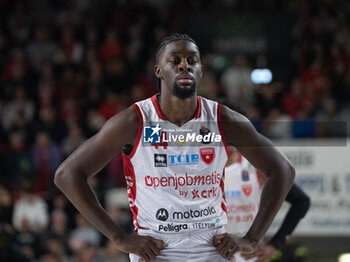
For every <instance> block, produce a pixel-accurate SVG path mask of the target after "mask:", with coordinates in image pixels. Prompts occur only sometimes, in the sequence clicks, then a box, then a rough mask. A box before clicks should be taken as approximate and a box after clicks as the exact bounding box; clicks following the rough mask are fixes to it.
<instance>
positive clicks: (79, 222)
mask: <svg viewBox="0 0 350 262" xmlns="http://www.w3.org/2000/svg"><path fill="white" fill-rule="evenodd" d="M75 221H76V226H77V227H76V228H75V229H74V230H73V231H72V233H71V236H70V238H69V240H68V244H69V248H70V249H71V250H72V252H73V256H74V257H76V258H77V259H78V261H79V258H82V257H83V256H87V257H89V258H90V259H91V257H93V256H94V255H95V253H96V247H97V246H99V244H100V239H101V235H100V233H99V232H98V231H97V230H96V229H95V228H94V227H93V226H92V225H91V224H90V223H89V222H88V221H87V220H86V219H85V218H84V217H83V216H82V215H81V214H79V213H77V214H76V215H75ZM82 261H91V260H82Z"/></svg>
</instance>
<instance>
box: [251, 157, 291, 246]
mask: <svg viewBox="0 0 350 262" xmlns="http://www.w3.org/2000/svg"><path fill="white" fill-rule="evenodd" d="M266 175H267V176H268V179H267V181H266V183H265V185H264V188H263V191H262V194H261V200H260V206H259V210H258V213H257V215H256V217H255V219H254V221H253V224H252V226H251V227H250V229H249V231H248V232H247V234H246V236H245V238H248V239H250V240H253V241H256V242H259V241H260V240H261V239H262V238H263V237H264V234H265V233H266V231H267V230H268V228H269V226H270V225H271V223H272V221H273V219H274V218H275V216H276V214H277V212H278V210H279V209H280V207H281V205H282V203H283V201H284V199H285V198H286V195H287V193H288V191H289V190H290V188H291V186H292V184H293V181H294V176H295V171H294V167H293V166H292V165H291V164H290V163H289V162H285V163H283V164H280V165H279V167H276V168H274V169H273V171H272V172H271V173H270V174H266Z"/></svg>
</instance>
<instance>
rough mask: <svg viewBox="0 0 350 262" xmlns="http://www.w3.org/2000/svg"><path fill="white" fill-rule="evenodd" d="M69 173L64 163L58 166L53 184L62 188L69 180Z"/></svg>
mask: <svg viewBox="0 0 350 262" xmlns="http://www.w3.org/2000/svg"><path fill="white" fill-rule="evenodd" d="M70 174H71V172H70V171H69V168H67V167H66V166H64V165H61V166H59V167H58V169H57V170H56V172H55V176H54V183H55V185H56V186H57V187H58V188H59V189H62V188H63V187H64V186H65V185H66V184H67V183H69V181H70V180H71V177H70Z"/></svg>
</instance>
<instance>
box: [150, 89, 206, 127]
mask: <svg viewBox="0 0 350 262" xmlns="http://www.w3.org/2000/svg"><path fill="white" fill-rule="evenodd" d="M158 95H160V94H159V93H158V94H155V95H154V96H152V98H151V99H152V103H153V105H154V108H155V109H156V112H157V115H158V117H159V118H160V119H162V120H165V121H168V120H167V119H166V118H165V116H164V114H163V112H162V110H161V108H160V105H159V103H158V99H157V96H158ZM201 107H202V106H201V99H200V97H199V96H197V109H196V114H195V117H194V119H198V118H200V116H201V110H202V108H201ZM190 121H191V120H190Z"/></svg>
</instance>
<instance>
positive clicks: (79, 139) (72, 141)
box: [62, 122, 86, 157]
mask: <svg viewBox="0 0 350 262" xmlns="http://www.w3.org/2000/svg"><path fill="white" fill-rule="evenodd" d="M85 140H86V138H85V137H84V135H83V133H82V130H81V128H80V126H79V124H78V123H76V122H75V123H74V122H73V123H71V124H70V125H69V128H68V136H67V137H66V138H65V139H64V140H63V144H62V147H63V153H64V157H66V156H68V155H70V154H71V153H72V152H73V151H74V150H75V149H77V148H78V147H79V146H80V145H81V144H82V143H83V142H84V141H85Z"/></svg>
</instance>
